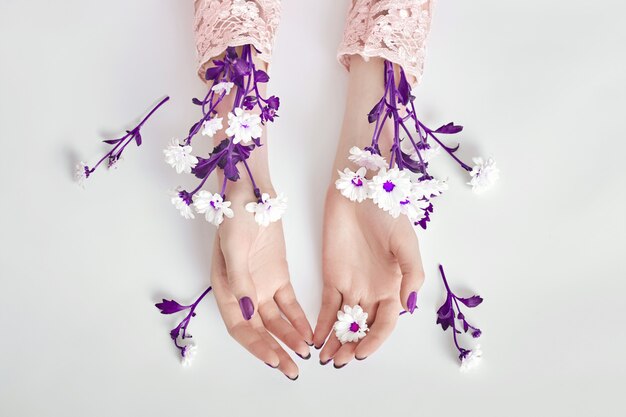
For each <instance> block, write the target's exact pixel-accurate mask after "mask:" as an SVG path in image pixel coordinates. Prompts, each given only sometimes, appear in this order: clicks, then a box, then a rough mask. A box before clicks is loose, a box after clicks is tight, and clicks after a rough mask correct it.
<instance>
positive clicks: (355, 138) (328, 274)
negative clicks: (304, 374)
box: [313, 56, 424, 367]
mask: <svg viewBox="0 0 626 417" xmlns="http://www.w3.org/2000/svg"><path fill="white" fill-rule="evenodd" d="M383 65H384V64H383V60H382V59H379V58H371V59H370V60H369V61H367V62H365V61H364V60H363V59H362V58H360V57H359V56H353V57H352V58H351V64H350V78H349V84H348V94H347V97H348V99H347V103H346V111H345V115H344V122H343V128H342V132H341V136H340V141H339V145H338V147H337V156H336V158H335V164H334V169H333V181H332V182H333V183H334V180H335V179H336V178H337V174H336V172H337V170H343V169H344V168H345V167H348V166H349V167H350V168H351V169H354V170H356V169H357V168H358V167H357V166H355V165H354V164H352V163H351V162H349V161H348V154H349V149H350V148H351V147H352V146H358V147H360V148H363V147H365V146H369V144H370V143H371V138H372V134H373V129H374V126H373V125H371V124H369V123H368V120H367V114H368V113H369V111H370V109H371V108H372V107H373V106H374V104H375V103H377V102H378V101H379V100H380V98H381V96H382V95H383V93H384V88H383ZM363 86H368V88H363ZM392 135H393V132H392V131H391V130H386V131H385V130H384V131H383V132H382V134H381V138H380V144H381V149H385V150H388V149H389V148H390V147H391V138H392ZM383 156H387V155H383ZM323 274H324V290H323V295H322V307H321V311H320V314H319V317H318V321H317V325H316V327H315V335H314V337H313V342H314V343H315V346H316V347H317V348H319V347H321V346H322V345H324V348H323V349H322V351H321V352H320V362H321V363H322V364H326V363H328V362H329V361H330V360H331V359H334V364H335V367H342V366H344V365H345V364H347V363H348V362H350V361H351V360H352V359H353V358H354V357H356V358H357V359H365V358H366V357H368V356H370V355H371V354H372V353H374V352H375V351H376V349H378V348H379V347H380V346H381V344H382V343H383V342H384V341H385V339H386V338H387V337H389V335H390V334H391V332H392V330H393V329H394V327H395V324H396V321H397V320H398V315H399V313H400V312H401V311H402V309H404V310H406V311H408V312H410V313H412V312H413V310H414V309H415V303H416V300H417V291H418V290H419V288H420V287H421V285H422V282H423V280H424V272H423V268H422V261H421V257H420V253H419V245H418V242H417V236H416V235H415V231H414V230H413V226H412V224H411V222H410V221H409V219H408V218H407V217H406V216H404V215H402V216H400V217H398V218H396V219H394V218H393V217H391V216H390V215H389V214H388V213H386V212H384V211H383V210H381V209H380V208H378V207H377V206H376V205H374V203H372V201H371V200H369V199H368V200H366V201H363V202H361V203H357V202H352V201H350V200H349V199H347V198H345V197H344V196H342V195H341V194H340V193H339V191H338V190H336V189H335V187H334V184H333V185H332V186H331V187H330V188H329V190H328V193H327V196H326V208H325V215H324V238H323ZM356 304H359V305H360V306H361V307H362V308H363V309H364V311H365V312H367V313H368V314H369V316H368V326H371V329H370V331H369V332H368V333H367V335H366V336H365V337H364V338H363V339H361V340H360V341H359V342H356V343H353V342H350V343H346V344H344V345H343V346H342V345H341V344H340V342H339V340H338V339H337V337H336V336H335V335H334V334H330V333H331V330H332V327H333V324H334V322H335V321H336V320H337V311H339V310H340V309H342V307H343V306H344V305H349V306H354V305H356ZM329 334H330V337H329V338H328V340H326V339H327V337H328V335H329Z"/></svg>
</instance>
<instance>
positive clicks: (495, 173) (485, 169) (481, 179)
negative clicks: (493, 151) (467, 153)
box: [468, 158, 500, 194]
mask: <svg viewBox="0 0 626 417" xmlns="http://www.w3.org/2000/svg"><path fill="white" fill-rule="evenodd" d="M472 161H474V167H473V168H472V171H471V172H470V175H471V176H472V179H471V180H470V182H468V184H469V185H471V186H472V191H474V192H475V193H476V194H480V193H482V192H483V191H485V190H487V189H489V188H491V186H492V185H493V184H495V182H496V181H498V178H500V170H499V169H498V167H496V162H495V161H494V160H493V158H487V161H483V158H473V159H472Z"/></svg>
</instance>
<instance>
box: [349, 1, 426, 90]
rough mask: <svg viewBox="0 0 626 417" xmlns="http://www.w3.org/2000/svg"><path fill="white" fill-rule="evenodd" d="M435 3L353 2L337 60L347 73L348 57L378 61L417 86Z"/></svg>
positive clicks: (420, 75)
mask: <svg viewBox="0 0 626 417" xmlns="http://www.w3.org/2000/svg"><path fill="white" fill-rule="evenodd" d="M434 2H435V0H352V6H351V7H350V10H349V11H348V17H347V19H346V27H345V30H344V35H343V40H342V41H341V44H340V45H339V50H338V52H337V58H338V59H339V62H341V63H342V64H343V65H344V66H345V67H346V68H347V69H348V70H349V69H350V55H355V54H356V55H361V56H362V57H363V58H365V59H366V60H367V59H368V58H370V57H381V58H384V59H386V60H388V61H391V62H393V63H395V64H398V65H400V66H401V67H402V68H404V70H405V71H406V72H407V73H408V74H409V75H412V76H413V77H415V80H416V82H419V81H420V79H421V77H422V70H423V67H424V55H425V51H426V38H427V36H428V32H429V30H430V21H431V16H432V8H433V4H434Z"/></svg>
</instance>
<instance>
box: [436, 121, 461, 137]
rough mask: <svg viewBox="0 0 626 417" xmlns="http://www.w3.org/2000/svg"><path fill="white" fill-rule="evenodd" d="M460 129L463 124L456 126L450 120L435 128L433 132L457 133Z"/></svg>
mask: <svg viewBox="0 0 626 417" xmlns="http://www.w3.org/2000/svg"><path fill="white" fill-rule="evenodd" d="M461 130H463V126H458V125H455V124H454V123H453V122H450V123H448V124H445V125H443V126H441V127H439V128H438V129H437V130H435V132H436V133H443V134H450V135H453V134H455V133H459V132H460V131H461Z"/></svg>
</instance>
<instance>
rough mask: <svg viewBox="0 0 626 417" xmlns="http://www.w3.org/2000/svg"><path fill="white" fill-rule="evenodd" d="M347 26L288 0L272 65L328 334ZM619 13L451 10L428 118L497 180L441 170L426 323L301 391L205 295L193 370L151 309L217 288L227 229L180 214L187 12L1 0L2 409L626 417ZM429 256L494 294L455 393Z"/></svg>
mask: <svg viewBox="0 0 626 417" xmlns="http://www.w3.org/2000/svg"><path fill="white" fill-rule="evenodd" d="M345 10H346V4H345V3H344V2H339V1H336V0H324V1H315V2H313V1H311V2H304V1H293V0H291V1H289V0H286V1H285V2H284V5H283V19H282V24H281V27H280V31H279V36H278V39H277V43H276V49H275V56H274V63H273V67H272V70H271V76H272V82H271V90H272V91H273V92H275V93H276V94H278V95H280V97H281V102H282V104H283V108H281V112H280V114H281V117H280V119H278V121H277V123H275V124H274V125H272V127H271V130H270V136H271V139H270V158H271V163H272V171H273V178H274V181H275V184H276V186H277V187H278V188H279V189H280V190H282V191H284V192H285V193H286V194H287V195H288V196H289V198H290V209H289V211H288V214H287V215H286V217H285V219H284V224H285V231H286V240H287V244H288V257H289V262H290V270H291V274H292V280H293V283H294V286H295V288H296V292H297V294H298V296H299V298H300V300H301V302H302V304H303V307H304V309H305V311H306V313H307V314H308V316H309V318H310V320H311V322H313V323H314V322H315V319H316V317H317V313H318V309H319V304H320V295H321V278H320V271H321V268H320V245H321V219H322V207H323V196H324V189H325V187H326V184H327V183H328V181H329V180H330V174H331V170H330V167H331V164H332V156H333V153H334V148H335V143H336V140H337V135H338V131H339V127H340V123H341V119H342V114H343V103H344V97H345V86H346V80H347V78H346V74H345V72H344V71H343V69H342V68H341V67H340V66H339V65H338V64H337V62H336V60H335V50H336V46H337V44H338V42H339V40H340V37H341V33H342V29H343V19H344V16H345ZM625 12H626V8H625V6H624V5H623V2H619V1H609V0H602V1H597V2H589V1H562V0H561V1H551V2H545V1H538V0H529V1H524V2H494V1H484V0H475V1H471V2H469V1H461V0H448V1H440V2H439V4H438V6H437V9H436V14H435V18H434V22H433V29H432V33H431V38H430V43H429V53H428V59H427V65H426V73H425V76H424V79H423V83H422V85H421V86H420V88H419V97H418V107H419V111H420V113H421V114H422V115H424V118H425V120H426V121H428V122H429V123H430V124H432V125H437V124H439V123H444V122H448V121H451V120H454V121H455V122H457V123H460V124H463V125H465V126H466V129H465V131H464V132H463V135H462V139H461V140H462V146H461V150H460V151H459V154H460V155H461V156H462V157H464V158H465V159H469V158H471V157H472V156H475V155H478V154H481V155H489V154H491V155H493V156H494V157H495V158H496V160H497V162H498V164H499V166H500V167H501V169H502V179H501V182H500V183H499V184H498V186H497V187H496V188H495V189H494V190H493V191H492V192H490V193H489V194H485V195H483V196H480V197H476V196H475V195H473V194H472V193H471V192H470V191H469V189H468V188H467V187H466V186H465V185H464V183H465V182H466V181H467V178H466V176H465V174H464V173H463V172H461V171H460V170H458V169H457V168H456V167H455V166H454V164H453V163H452V162H451V161H449V160H447V159H446V158H441V159H440V160H439V161H438V162H437V163H436V164H435V165H436V169H435V171H436V172H437V173H438V174H439V175H441V176H446V177H449V179H450V184H451V190H450V191H449V192H448V193H447V195H445V196H444V197H442V198H441V199H438V201H437V204H436V213H435V216H434V220H433V221H432V223H431V227H429V229H428V231H426V232H423V231H420V232H419V236H420V240H421V247H422V251H423V260H424V263H425V268H426V273H427V282H426V284H425V286H424V288H423V291H422V292H421V294H420V297H419V307H420V310H419V313H418V314H416V315H415V316H413V317H406V316H404V317H403V318H402V319H401V320H400V323H399V325H398V327H397V329H396V331H395V332H394V334H393V335H392V337H391V338H390V339H389V340H388V341H387V342H386V343H385V345H384V346H383V348H382V349H381V350H380V351H379V352H377V353H376V354H375V355H373V356H372V357H371V358H369V359H367V360H366V361H364V362H353V363H350V364H349V365H348V366H346V367H345V368H343V369H341V370H335V369H333V368H332V366H326V367H321V366H319V364H318V357H317V352H316V351H315V352H314V353H313V357H312V359H311V360H310V361H308V362H307V361H302V360H300V359H299V358H298V364H299V365H300V369H301V374H300V378H299V379H298V380H297V381H296V382H291V381H289V380H288V379H287V378H285V377H284V376H283V375H282V374H280V373H279V372H276V371H271V370H270V369H268V368H267V367H266V366H265V365H263V363H261V362H259V361H258V360H256V359H255V358H253V357H252V356H251V355H249V354H248V353H247V352H245V351H244V350H243V349H242V348H241V347H239V345H237V344H236V343H235V342H234V341H233V340H232V339H230V338H229V337H228V335H227V333H226V330H225V328H224V326H223V324H222V322H221V320H220V318H219V315H218V312H217V308H216V305H215V301H214V299H213V298H212V297H209V298H208V299H207V302H205V303H203V304H202V305H201V306H200V307H199V310H198V312H199V314H198V317H197V318H196V319H195V320H194V322H193V323H192V325H191V330H192V332H193V334H194V335H195V338H196V339H197V342H198V344H199V353H198V357H197V359H196V361H195V363H194V365H193V366H192V367H191V368H189V369H186V368H183V367H181V366H180V364H179V361H178V360H177V356H176V351H175V350H174V349H173V346H172V344H171V343H170V340H169V338H168V334H167V332H168V329H169V328H170V327H171V326H172V325H173V324H174V319H173V318H171V317H165V316H161V315H159V314H158V312H157V310H156V309H155V308H154V306H153V304H154V303H155V302H156V301H158V300H160V298H161V297H175V298H177V299H179V300H180V301H183V302H186V301H191V300H192V298H193V297H195V296H196V295H197V294H198V293H199V292H200V291H201V290H202V289H203V288H204V287H205V286H206V285H207V282H208V266H209V262H210V248H211V242H212V236H213V233H214V230H213V228H212V227H210V226H209V225H207V224H205V223H204V222H202V221H200V220H197V221H195V222H187V221H184V220H183V219H182V218H181V217H180V216H179V215H178V214H177V213H176V212H175V210H174V209H173V208H172V207H171V205H170V202H169V200H168V197H167V194H166V192H167V190H168V189H169V188H171V187H173V186H175V185H177V184H179V183H180V181H181V178H180V177H178V176H177V175H176V174H175V173H174V172H173V170H171V169H170V168H169V167H167V166H166V165H165V164H164V163H163V161H162V153H161V149H162V148H163V147H164V146H165V144H166V143H167V142H168V141H169V139H170V138H171V137H173V136H177V135H180V134H181V133H184V132H185V131H186V129H187V128H188V127H189V125H190V124H191V123H192V122H193V121H194V118H195V117H197V113H196V112H195V110H196V109H195V108H194V106H193V105H192V104H191V103H190V99H191V97H192V96H194V95H200V94H202V92H203V90H204V88H203V85H202V84H201V83H200V82H199V80H197V78H196V77H195V52H194V48H193V36H192V31H191V22H192V14H193V8H192V4H191V2H189V1H171V0H167V1H166V0H158V1H157V0H134V1H122V0H111V1H107V2H103V1H94V0H90V1H87V0H82V1H78V0H67V1H64V2H50V1H42V0H30V1H17V0H2V2H0V140H1V145H2V147H1V155H2V163H1V164H0V184H1V187H0V189H1V190H2V195H3V196H2V205H1V206H0V210H1V212H0V213H1V215H0V306H1V307H0V333H1V334H2V336H1V337H0V415H2V416H10V417H17V416H38V417H39V416H118V417H119V416H144V415H146V416H147V415H149V416H152V417H159V416H172V415H176V414H180V415H233V416H245V415H255V416H315V417H319V416H323V415H333V416H335V415H349V414H348V413H353V414H354V415H363V416H378V415H424V416H431V415H440V416H441V415H446V416H447V415H467V416H474V415H475V416H479V415H480V416H492V415H493V416H503V415H504V416H528V415H550V416H561V415H562V416H574V415H575V416H589V415H598V416H613V415H624V414H623V410H620V409H619V408H620V407H622V405H621V404H622V403H623V400H622V398H621V396H622V394H623V389H624V378H625V377H626V365H625V364H626V361H625V360H624V347H625V341H626V336H625V335H624V314H625V313H626V308H625V302H624V296H625V294H626V284H625V283H624V282H625V281H624V279H625V278H626V268H625V267H624V248H625V247H626V245H625V243H626V242H625V229H626V228H625V223H624V212H625V209H626V207H625V206H626V198H625V193H624V180H625V179H626V173H625V171H626V170H625V168H624V158H625V153H626V145H625V143H626V140H625V137H624V111H625V110H626V102H625V101H626V100H625V96H626V94H625V93H626V65H625V64H626V60H625V56H624V52H623V51H624V49H623V48H624V44H625V43H626V26H624V24H623V15H624V13H625ZM165 94H169V95H171V96H172V100H171V102H170V103H168V104H167V105H166V107H165V108H164V109H163V111H161V112H159V113H158V114H157V115H156V116H155V117H154V119H153V120H152V121H151V122H149V123H148V124H147V125H146V126H145V130H144V145H143V146H142V147H141V148H139V149H137V148H131V149H128V151H127V154H126V159H125V161H124V162H123V165H122V166H121V167H120V168H119V169H118V170H117V171H115V172H111V173H106V172H104V171H103V172H97V173H96V175H95V176H94V177H93V178H92V180H93V181H91V183H90V184H89V187H88V188H87V189H86V190H85V191H81V190H80V189H79V188H78V187H77V186H76V184H75V183H73V182H72V172H73V165H74V163H75V162H76V161H77V160H79V159H83V158H90V159H91V160H93V158H96V157H97V156H98V155H99V154H100V152H101V151H102V150H103V149H104V148H103V146H102V145H101V144H100V143H99V142H98V140H99V138H101V137H102V135H105V136H111V135H115V134H117V133H119V131H120V129H121V128H125V127H128V126H130V124H131V123H132V122H133V121H134V119H135V118H137V117H139V116H141V115H142V112H144V111H145V110H147V109H148V106H149V105H150V104H151V103H153V102H156V100H157V99H159V98H160V97H162V96H164V95H165ZM288 145H289V147H288ZM294 149H296V150H297V151H296V152H293V150H294ZM294 155H297V157H294ZM182 181H183V182H182V183H183V185H184V184H189V183H191V182H192V181H191V179H189V178H188V179H186V180H185V179H183V180H182ZM439 262H441V263H443V264H444V265H445V266H446V269H447V272H448V274H449V277H450V279H451V281H452V283H453V285H454V287H455V288H457V289H458V291H459V292H460V293H462V294H470V293H473V292H477V293H479V294H481V295H482V296H483V297H484V298H485V302H484V304H483V305H482V306H480V307H479V308H478V309H476V310H475V311H472V312H471V313H470V314H471V315H470V317H471V318H472V320H473V321H475V322H476V323H477V324H478V325H479V326H480V327H481V328H482V329H483V331H484V336H483V338H482V340H481V344H482V347H483V351H484V355H485V358H484V361H483V364H482V365H481V367H480V368H479V369H477V370H476V372H473V373H469V374H461V373H459V370H458V365H457V363H456V359H455V353H454V350H453V348H452V342H451V334H450V333H449V332H446V333H444V332H442V330H441V329H440V328H439V327H438V326H435V323H434V322H435V311H436V309H437V307H438V305H439V304H440V303H441V302H442V300H443V292H442V285H441V282H440V280H439V277H438V275H437V273H436V267H437V264H438V263H439Z"/></svg>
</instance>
